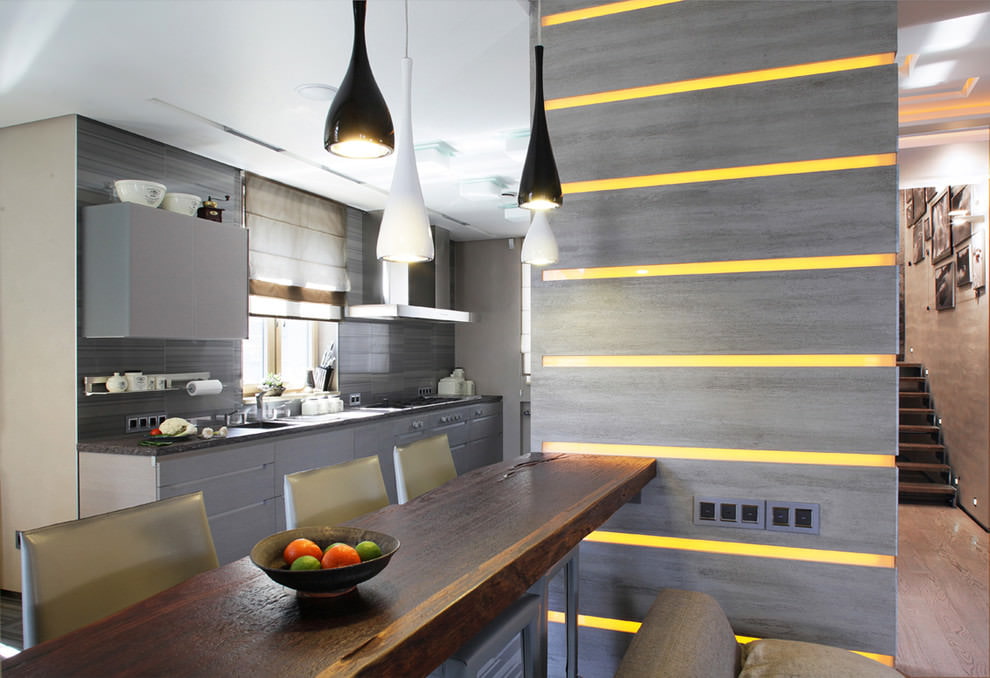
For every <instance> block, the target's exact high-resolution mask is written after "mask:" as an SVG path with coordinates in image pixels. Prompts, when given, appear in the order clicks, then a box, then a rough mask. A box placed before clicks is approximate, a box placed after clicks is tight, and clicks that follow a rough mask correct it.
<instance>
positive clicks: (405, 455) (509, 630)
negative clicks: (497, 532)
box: [393, 434, 546, 678]
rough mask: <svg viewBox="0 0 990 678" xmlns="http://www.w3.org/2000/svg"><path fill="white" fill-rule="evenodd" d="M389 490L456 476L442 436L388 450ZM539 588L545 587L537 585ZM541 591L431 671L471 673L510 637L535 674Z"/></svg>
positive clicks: (456, 677)
mask: <svg viewBox="0 0 990 678" xmlns="http://www.w3.org/2000/svg"><path fill="white" fill-rule="evenodd" d="M393 456H394V459H395V491H396V496H397V497H398V500H399V503H400V504H404V503H406V502H407V501H410V500H412V499H415V498H416V497H418V496H420V495H421V494H425V493H426V492H429V491H430V490H432V489H433V488H435V487H439V486H440V485H443V484H444V483H446V482H448V481H450V480H453V479H454V478H456V477H457V470H456V469H455V468H454V457H453V455H452V454H451V451H450V444H449V443H448V442H447V434H441V435H438V436H431V437H429V438H423V439H422V440H417V441H415V442H412V443H409V444H408V445H403V446H396V447H395V448H394V449H393ZM538 588H540V589H541V590H542V591H545V588H546V585H545V583H542V584H541V585H539V586H538ZM545 600H546V598H545V595H543V594H542V593H525V594H523V595H522V596H521V597H520V598H519V599H517V600H516V601H514V602H513V603H512V605H510V606H509V607H508V608H507V609H506V610H505V611H504V612H502V614H500V615H499V616H498V617H497V618H496V619H494V620H493V621H492V622H491V623H490V624H489V625H488V626H486V627H485V629H484V630H483V631H482V632H481V633H479V634H478V635H476V636H475V637H474V638H472V639H471V640H469V641H468V642H466V643H465V644H464V645H462V646H461V647H460V648H459V649H458V650H457V652H455V653H454V654H453V655H452V656H451V657H450V658H449V659H447V661H445V662H444V663H443V666H441V667H440V669H438V670H437V672H435V673H434V674H433V675H434V676H442V678H469V677H473V676H477V675H478V674H479V672H480V671H481V668H482V667H483V666H484V665H485V664H486V663H487V662H488V661H489V660H491V659H492V658H494V657H496V656H497V655H498V654H499V652H501V650H502V649H503V648H504V647H505V646H506V645H507V644H508V643H509V641H511V640H512V639H513V638H514V637H515V636H517V635H518V636H520V639H521V642H522V661H523V675H524V676H525V677H526V678H533V676H535V675H537V673H538V672H537V669H536V667H537V664H538V663H542V664H545V662H546V648H545V647H543V641H542V637H541V636H542V628H543V627H542V626H541V623H540V622H541V619H543V618H544V617H545V616H546V605H545Z"/></svg>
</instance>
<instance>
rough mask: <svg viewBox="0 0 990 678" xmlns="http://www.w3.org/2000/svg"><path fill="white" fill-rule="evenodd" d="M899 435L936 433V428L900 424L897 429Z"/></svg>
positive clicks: (937, 429)
mask: <svg viewBox="0 0 990 678" xmlns="http://www.w3.org/2000/svg"><path fill="white" fill-rule="evenodd" d="M897 428H898V430H899V431H900V432H901V433H938V431H939V428H938V426H929V425H926V424H901V425H900V426H898V427H897Z"/></svg>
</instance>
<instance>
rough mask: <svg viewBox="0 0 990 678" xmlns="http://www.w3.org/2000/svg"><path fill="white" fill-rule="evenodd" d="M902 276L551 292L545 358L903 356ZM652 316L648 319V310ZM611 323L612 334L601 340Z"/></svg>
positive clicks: (884, 273)
mask: <svg viewBox="0 0 990 678" xmlns="http://www.w3.org/2000/svg"><path fill="white" fill-rule="evenodd" d="M896 286H897V268H896V267H895V266H884V267H878V268H856V269H833V270H821V271H788V272H771V273H751V274H732V275H728V274H727V275H688V276H672V277H663V278H621V279H612V280H581V281H569V282H557V283H548V284H546V285H544V286H543V287H542V288H541V293H540V294H539V295H538V296H537V300H536V302H535V303H534V306H533V313H534V317H535V318H536V323H537V326H538V328H539V330H540V331H539V332H537V333H536V334H535V339H534V346H533V348H534V351H535V352H536V353H537V354H540V353H543V352H548V353H556V354H564V355H566V354H585V353H587V354H606V355H611V354H617V353H621V354H651V353H661V354H666V353H689V354H690V353H701V354H705V353H730V354H731V353H896V352H897V308H896V307H895V306H894V305H892V304H891V303H890V302H889V297H890V296H891V294H893V293H894V291H895V290H896V289H897V287H896ZM645 309H648V310H645ZM603 319H606V320H607V323H608V327H609V331H608V332H602V331H595V329H596V328H598V327H600V325H601V323H602V321H603Z"/></svg>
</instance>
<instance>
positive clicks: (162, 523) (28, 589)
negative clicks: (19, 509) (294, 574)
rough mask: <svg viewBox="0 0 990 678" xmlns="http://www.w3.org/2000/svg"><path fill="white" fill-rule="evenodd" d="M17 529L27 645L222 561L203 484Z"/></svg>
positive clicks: (96, 617)
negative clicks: (208, 516) (176, 494)
mask: <svg viewBox="0 0 990 678" xmlns="http://www.w3.org/2000/svg"><path fill="white" fill-rule="evenodd" d="M18 537H19V542H18V543H19V545H20V549H21V604H22V617H23V621H24V647H25V648H28V647H31V646H32V645H36V644H37V643H40V642H42V641H45V640H48V639H50V638H56V637H58V636H60V635H62V634H65V633H68V632H69V631H72V630H74V629H77V628H79V627H80V626H84V625H86V624H89V623H90V622H93V621H96V620H97V619H102V618H103V617H106V616H107V615H110V614H112V613H114V612H117V611H119V610H122V609H124V608H125V607H128V606H130V605H133V604H134V603H136V602H138V601H141V600H143V599H145V598H147V597H149V596H152V595H154V594H156V593H158V592H160V591H164V590H165V589H167V588H170V587H172V586H174V585H176V584H178V583H179V582H182V581H184V580H185V579H188V578H189V577H191V576H193V575H195V574H198V573H200V572H205V571H206V570H210V569H213V568H215V567H217V565H218V562H217V553H216V550H215V548H214V546H213V536H212V534H211V533H210V526H209V523H208V522H207V520H206V509H205V508H204V505H203V493H202V492H195V493H193V494H186V495H182V496H179V497H173V498H171V499H163V500H161V501H156V502H151V503H149V504H142V505H140V506H133V507H131V508H126V509H122V510H120V511H113V512H111V513H104V514H100V515H96V516H91V517H88V518H82V519H80V520H71V521H68V522H64V523H58V524H55V525H49V526H47V527H39V528H36V529H33V530H24V531H23V532H20V533H19V534H18Z"/></svg>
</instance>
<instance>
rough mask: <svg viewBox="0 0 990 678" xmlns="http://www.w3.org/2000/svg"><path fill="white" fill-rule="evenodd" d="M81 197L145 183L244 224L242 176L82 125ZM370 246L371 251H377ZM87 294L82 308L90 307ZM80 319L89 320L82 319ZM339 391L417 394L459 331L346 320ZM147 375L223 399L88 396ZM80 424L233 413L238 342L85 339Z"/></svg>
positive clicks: (89, 431)
mask: <svg viewBox="0 0 990 678" xmlns="http://www.w3.org/2000/svg"><path fill="white" fill-rule="evenodd" d="M78 130H79V132H78V161H77V162H78V167H77V170H78V178H77V199H78V206H79V209H80V210H81V209H82V208H83V207H85V206H88V205H97V204H103V203H108V202H114V201H115V197H114V194H113V182H114V181H115V180H117V179H144V180H149V181H158V182H160V183H163V184H165V185H166V186H167V187H168V190H169V191H171V192H177V193H193V194H195V195H199V196H201V197H203V198H205V197H206V196H207V195H212V196H213V197H214V198H216V197H223V196H224V195H230V197H231V200H230V202H228V203H221V205H220V206H221V207H223V208H225V211H224V213H223V220H224V222H225V223H234V224H241V223H242V220H241V172H240V170H238V169H237V168H234V167H230V166H228V165H224V164H222V163H218V162H214V161H212V160H209V159H207V158H203V157H200V156H197V155H194V154H192V153H188V152H186V151H182V150H180V149H177V148H174V147H171V146H167V145H165V144H162V143H159V142H157V141H153V140H151V139H146V138H144V137H141V136H138V135H135V134H131V133H129V132H125V131H123V130H120V129H116V128H114V127H110V126H108V125H105V124H102V123H99V122H96V121H94V120H89V119H87V118H82V117H80V118H79V125H78ZM363 221H364V214H363V213H362V212H361V211H359V210H355V209H353V208H348V210H347V268H348V275H349V277H350V279H351V291H350V292H349V293H348V301H349V303H351V304H358V303H364V302H366V300H365V299H364V298H363V296H364V280H363V277H364V276H363V274H364V270H363V267H364V249H365V247H368V246H369V244H368V242H367V241H368V239H367V238H365V237H364V233H363ZM373 244H374V243H371V245H370V246H373ZM84 301H85V300H84V299H83V298H82V290H80V291H79V304H80V307H81V304H83V303H84ZM79 317H80V318H81V317H82V314H81V313H80V316H79ZM338 344H339V346H338V354H339V358H338V368H337V369H338V372H339V377H338V378H339V387H340V392H341V393H342V394H347V393H361V398H362V402H364V403H370V402H374V401H376V400H380V399H381V398H385V397H392V398H396V397H411V396H415V395H416V393H417V389H418V388H419V387H421V386H430V387H432V388H433V389H434V392H435V391H436V386H437V381H438V380H439V379H441V378H442V377H445V376H447V375H448V374H449V373H450V370H451V369H452V368H453V367H454V327H453V325H447V324H435V323H428V322H418V321H402V322H391V321H381V322H379V321H370V322H363V321H362V322H356V321H353V322H352V321H344V322H341V323H340V327H339V333H338ZM135 370H141V371H142V372H144V373H145V374H158V373H177V372H209V373H210V376H211V377H212V378H214V379H220V380H221V382H223V385H224V390H223V393H222V394H220V395H218V396H204V397H200V398H191V397H189V396H188V395H186V393H185V391H171V392H148V393H134V394H129V393H123V394H116V395H113V396H98V395H95V396H88V397H87V396H85V395H84V392H83V387H82V378H83V377H84V376H107V375H111V374H113V373H114V372H121V373H123V372H125V371H135ZM78 377H79V379H78V384H79V387H78V388H79V391H78V397H77V400H78V426H79V438H80V439H81V440H85V439H93V438H103V437H109V436H116V435H121V434H123V433H124V432H125V430H126V418H127V416H128V415H134V414H147V413H152V412H167V413H168V414H169V415H170V416H182V417H186V418H191V417H198V416H209V415H212V414H220V413H225V412H230V411H232V410H234V409H235V408H239V407H241V405H242V402H241V396H242V391H241V342H240V341H236V340H235V341H180V340H174V339H169V340H165V339H87V338H85V337H83V336H82V333H81V331H80V333H79V336H78Z"/></svg>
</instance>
